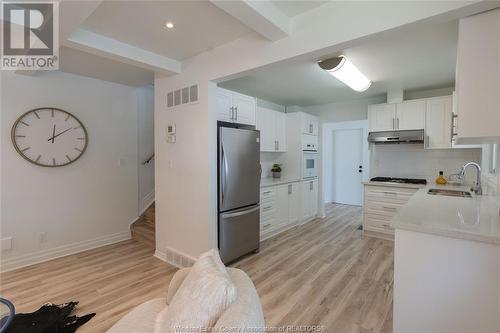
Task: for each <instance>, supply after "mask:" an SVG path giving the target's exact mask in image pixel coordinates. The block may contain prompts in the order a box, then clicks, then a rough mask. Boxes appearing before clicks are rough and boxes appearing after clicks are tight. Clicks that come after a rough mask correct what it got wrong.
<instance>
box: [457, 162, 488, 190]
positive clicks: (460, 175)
mask: <svg viewBox="0 0 500 333" xmlns="http://www.w3.org/2000/svg"><path fill="white" fill-rule="evenodd" d="M469 165H472V166H474V167H475V168H476V172H477V174H476V184H475V186H474V188H472V191H474V193H476V194H477V195H481V194H483V188H482V187H481V166H480V165H479V164H477V163H476V162H467V163H465V164H464V166H463V167H462V169H460V172H459V173H458V174H457V177H458V178H459V179H463V178H464V176H465V169H467V167H468V166H469Z"/></svg>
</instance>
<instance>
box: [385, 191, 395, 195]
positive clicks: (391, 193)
mask: <svg viewBox="0 0 500 333" xmlns="http://www.w3.org/2000/svg"><path fill="white" fill-rule="evenodd" d="M383 193H384V194H385V195H398V194H397V193H396V192H383Z"/></svg>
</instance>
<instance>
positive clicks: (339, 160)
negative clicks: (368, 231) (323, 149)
mask: <svg viewBox="0 0 500 333" xmlns="http://www.w3.org/2000/svg"><path fill="white" fill-rule="evenodd" d="M332 162H333V163H332V166H333V170H332V172H333V179H332V183H333V184H332V185H333V191H332V192H333V201H334V202H336V203H342V204H346V205H356V206H361V205H362V202H363V185H362V184H361V182H362V180H363V173H362V172H360V171H362V166H363V130H362V129H361V128H356V129H339V130H335V131H333V161H332ZM360 166H361V168H360Z"/></svg>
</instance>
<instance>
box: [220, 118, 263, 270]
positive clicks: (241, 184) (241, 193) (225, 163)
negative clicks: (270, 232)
mask: <svg viewBox="0 0 500 333" xmlns="http://www.w3.org/2000/svg"><path fill="white" fill-rule="evenodd" d="M218 148H219V150H218V162H219V163H218V187H219V223H218V228H219V230H218V231H219V238H218V240H219V252H220V256H221V259H222V261H223V262H224V263H225V264H226V263H229V262H231V261H234V260H235V259H238V258H239V257H241V256H243V255H245V254H247V253H250V252H253V251H257V250H258V249H259V241H260V220H259V215H260V214H259V213H260V211H259V210H260V206H259V195H260V190H259V188H260V173H261V170H260V133H259V131H257V130H255V127H253V126H247V125H239V124H231V123H225V122H219V123H218Z"/></svg>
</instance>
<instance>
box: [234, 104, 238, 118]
mask: <svg viewBox="0 0 500 333" xmlns="http://www.w3.org/2000/svg"><path fill="white" fill-rule="evenodd" d="M234 111H235V118H234V120H238V107H237V106H235V107H234Z"/></svg>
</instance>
